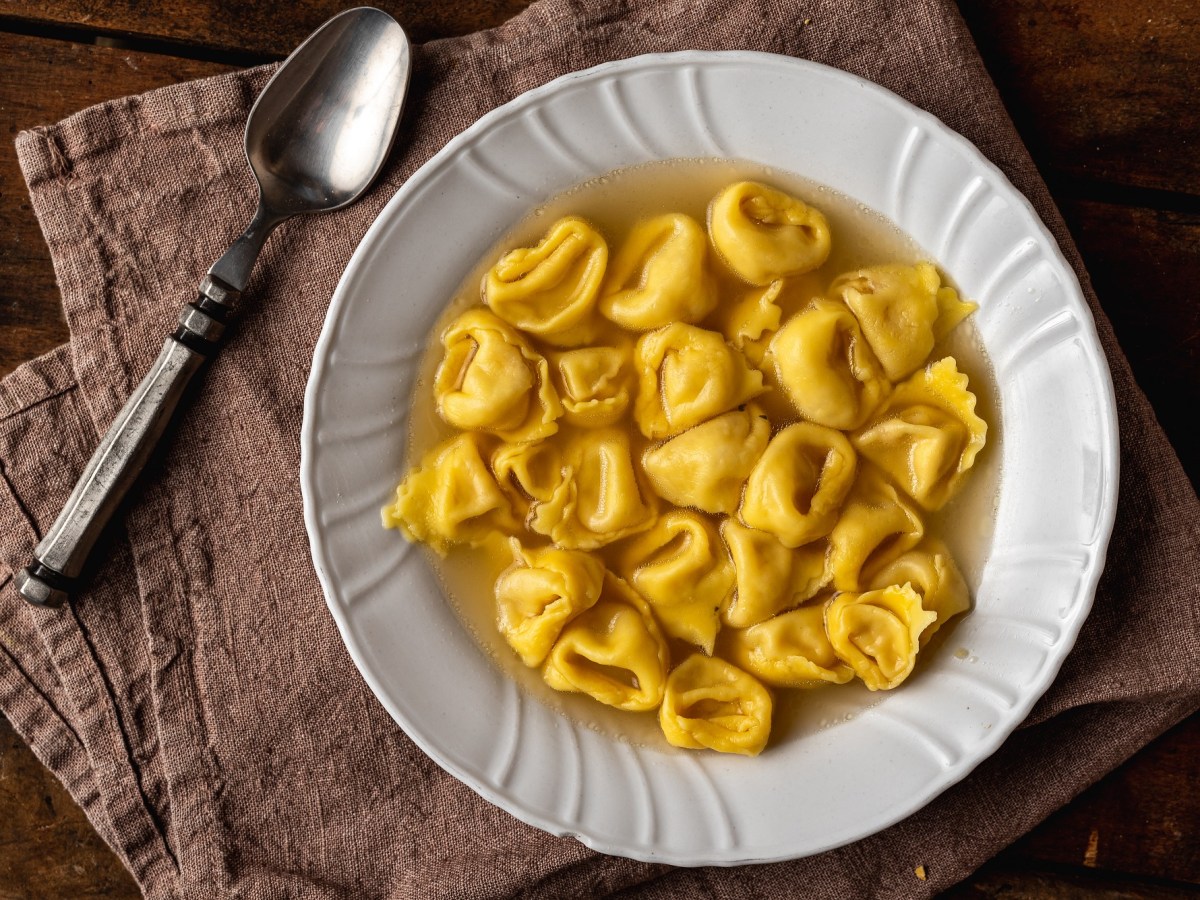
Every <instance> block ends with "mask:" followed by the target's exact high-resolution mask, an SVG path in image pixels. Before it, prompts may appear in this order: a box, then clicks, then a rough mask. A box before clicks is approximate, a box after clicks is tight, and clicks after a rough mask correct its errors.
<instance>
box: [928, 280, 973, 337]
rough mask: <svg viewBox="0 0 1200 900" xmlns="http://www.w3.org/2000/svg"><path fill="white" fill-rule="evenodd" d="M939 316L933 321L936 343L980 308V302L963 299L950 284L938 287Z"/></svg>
mask: <svg viewBox="0 0 1200 900" xmlns="http://www.w3.org/2000/svg"><path fill="white" fill-rule="evenodd" d="M937 304H938V317H937V321H936V322H934V323H933V340H934V342H935V343H936V342H937V341H940V340H941V339H942V338H944V337H945V336H946V335H948V334H949V333H950V332H952V331H953V330H954V329H955V328H957V327H958V325H959V323H961V322H962V320H963V319H965V318H966V317H967V316H969V315H970V314H971V313H973V312H975V310H977V309H979V304H978V303H972V302H971V301H970V300H963V299H962V298H961V297H959V296H958V291H956V290H955V289H954V288H952V287H949V286H948V285H943V286H942V287H940V288H938V292H937Z"/></svg>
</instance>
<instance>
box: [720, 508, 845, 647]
mask: <svg viewBox="0 0 1200 900" xmlns="http://www.w3.org/2000/svg"><path fill="white" fill-rule="evenodd" d="M721 537H723V538H724V539H725V544H726V546H727V547H729V555H730V556H731V557H732V558H733V568H734V571H735V572H736V573H737V590H736V591H735V592H734V595H733V602H732V603H730V604H729V606H728V607H726V609H725V610H724V612H723V614H722V618H723V619H724V621H725V624H726V625H729V626H731V627H733V628H749V627H750V626H751V625H757V624H758V623H759V622H763V621H766V620H767V619H769V618H771V616H773V615H775V614H776V613H778V612H781V611H783V610H785V609H790V608H791V607H793V606H798V605H799V604H801V603H803V602H804V601H805V600H807V599H808V598H809V597H812V596H815V595H816V593H817V592H818V591H820V590H821V588H823V587H825V586H826V585H827V584H829V578H830V571H829V563H828V547H827V546H826V545H825V543H824V542H821V543H818V544H808V545H806V546H804V547H801V548H799V549H797V550H789V549H788V548H787V547H785V546H783V544H781V543H779V541H778V539H777V538H776V537H775V536H774V535H773V534H769V533H768V532H765V531H756V530H755V529H753V528H747V527H746V526H745V525H742V524H741V523H740V522H738V521H737V520H736V519H726V520H725V521H724V522H722V523H721Z"/></svg>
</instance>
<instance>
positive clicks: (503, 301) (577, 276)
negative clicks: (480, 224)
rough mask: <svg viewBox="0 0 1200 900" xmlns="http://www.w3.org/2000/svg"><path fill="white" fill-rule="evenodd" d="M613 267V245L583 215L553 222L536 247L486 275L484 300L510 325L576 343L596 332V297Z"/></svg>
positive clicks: (507, 257) (520, 252)
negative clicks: (610, 264) (610, 257)
mask: <svg viewBox="0 0 1200 900" xmlns="http://www.w3.org/2000/svg"><path fill="white" fill-rule="evenodd" d="M607 266H608V244H607V243H606V242H605V240H604V238H603V237H601V236H600V233H599V232H597V231H596V229H594V228H592V226H591V225H589V224H588V223H587V222H585V221H584V220H583V219H580V218H578V217H576V216H568V217H567V218H565V219H560V220H559V221H557V222H555V223H554V224H553V225H552V226H550V230H549V231H548V232H547V233H546V236H545V237H544V238H542V240H541V241H540V242H539V243H538V245H537V246H536V247H518V248H517V249H516V250H510V251H509V252H508V253H506V254H505V255H504V256H502V257H501V258H500V261H499V262H497V263H496V265H494V266H493V267H492V268H491V269H490V270H489V271H488V273H487V276H486V277H485V278H484V280H483V300H484V302H485V303H486V304H487V305H488V306H490V307H491V308H492V311H493V312H494V313H495V314H496V315H498V316H499V317H500V318H502V319H504V321H506V322H508V323H509V324H510V325H514V326H516V327H517V328H520V329H521V330H522V331H526V332H528V333H529V334H535V335H537V336H538V337H540V338H541V339H542V340H544V341H546V342H547V343H550V344H555V345H557V346H565V347H574V346H578V345H579V344H583V343H586V342H588V341H590V340H591V339H592V337H593V335H594V333H595V322H594V321H593V320H594V319H595V308H596V298H597V296H599V294H600V285H601V283H602V282H603V280H604V274H605V270H606V268H607Z"/></svg>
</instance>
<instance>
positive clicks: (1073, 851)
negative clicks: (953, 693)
mask: <svg viewBox="0 0 1200 900" xmlns="http://www.w3.org/2000/svg"><path fill="white" fill-rule="evenodd" d="M347 5H349V4H345V3H342V2H338V0H296V2H293V3H289V4H275V3H245V2H237V0H6V2H5V3H4V4H3V5H0V131H2V132H3V134H4V135H5V136H6V137H7V140H5V141H3V142H0V374H4V373H6V372H9V371H11V370H12V369H13V368H15V367H16V366H17V365H18V364H19V363H21V362H22V361H24V360H26V359H29V358H31V357H33V356H36V355H38V354H40V353H43V352H45V351H47V350H49V349H51V348H52V347H54V346H55V345H56V344H58V343H61V342H62V341H64V340H66V338H67V332H66V326H65V325H64V323H63V320H62V314H61V310H60V306H59V296H58V290H57V287H56V286H55V282H54V272H53V269H52V267H51V265H50V259H49V255H48V253H47V252H46V249H45V247H44V245H43V243H42V240H41V237H40V234H39V232H38V228H37V223H36V221H35V220H34V217H33V214H32V212H31V210H30V208H29V201H28V197H27V196H26V193H25V189H24V184H23V182H22V180H21V176H20V172H19V171H18V169H17V164H16V158H15V156H14V153H13V149H12V144H11V140H12V138H13V137H15V135H16V133H17V131H19V130H21V129H23V128H28V127H30V126H32V125H36V124H39V123H45V122H52V121H56V120H57V119H60V118H62V117H63V116H66V115H68V114H70V113H72V112H74V111H76V110H78V109H81V108H83V107H84V106H87V105H89V104H92V103H96V102H99V101H101V100H105V99H109V98H112V97H117V96H121V95H124V94H130V93H137V92H140V91H145V90H148V89H150V88H154V87H158V86H161V85H166V84H173V83H175V82H178V81H183V80H186V79H190V78H196V77H200V76H203V75H209V74H215V73H217V72H221V71H226V70H227V69H228V68H230V67H231V66H236V65H248V64H252V63H255V62H260V61H265V60H267V59H272V58H278V57H280V56H282V55H284V54H286V53H287V52H288V51H289V50H290V49H291V48H292V47H293V46H294V45H295V44H296V43H298V42H299V41H300V40H302V39H303V38H304V36H305V35H306V34H307V33H308V32H309V31H311V30H312V29H313V28H315V27H316V26H317V25H319V24H320V23H321V22H322V21H324V20H325V19H326V18H328V17H329V16H330V15H332V14H333V13H335V12H337V11H338V10H340V9H341V8H344V7H345V6H347ZM380 5H381V6H383V7H384V8H386V9H388V10H389V11H390V12H392V13H393V14H394V15H396V16H397V18H398V19H399V20H400V21H401V22H403V23H404V24H405V25H406V26H408V27H409V28H410V31H411V33H412V34H413V35H414V37H416V38H418V39H421V40H428V39H431V38H436V37H443V36H447V35H452V34H458V33H463V32H466V31H470V30H473V29H475V28H479V27H487V26H489V25H493V24H497V23H499V22H501V21H503V20H504V19H505V18H506V17H508V16H509V15H511V14H513V13H515V12H516V11H518V10H519V9H520V8H521V7H523V6H524V5H525V0H448V2H442V3H435V2H429V0H401V2H381V3H380ZM285 8H286V10H287V12H286V14H284V13H283V10H284V9H285ZM961 8H962V11H963V13H964V15H965V17H966V19H967V22H968V24H969V25H970V27H971V30H972V33H973V34H974V36H975V38H976V41H977V43H978V44H979V47H980V50H981V52H982V53H983V56H984V60H985V62H986V63H987V65H988V68H989V71H990V72H991V73H992V76H993V78H995V80H996V82H997V84H998V85H999V87H1000V91H1001V94H1002V96H1003V97H1004V98H1005V101H1006V103H1007V104H1008V107H1009V110H1010V112H1011V114H1012V116H1013V118H1014V120H1015V121H1016V123H1017V127H1018V130H1019V131H1020V132H1021V135H1022V137H1023V138H1024V140H1025V141H1026V143H1027V144H1028V146H1029V147H1030V149H1031V151H1032V152H1033V154H1034V158H1035V160H1036V161H1037V163H1038V165H1039V167H1040V168H1041V170H1042V173H1043V175H1044V176H1045V178H1046V180H1047V183H1048V184H1049V185H1050V188H1051V191H1052V193H1053V194H1054V196H1055V198H1056V199H1057V200H1058V202H1059V204H1060V206H1061V208H1062V210H1063V212H1064V214H1065V215H1066V218H1067V221H1068V224H1069V225H1070V228H1071V231H1072V233H1073V234H1074V236H1075V239H1076V241H1077V242H1078V243H1079V246H1080V249H1081V251H1082V252H1083V255H1084V259H1085V261H1086V262H1087V264H1088V267H1089V270H1090V272H1091V275H1092V278H1093V281H1094V283H1095V285H1096V289H1097V292H1098V293H1099V295H1100V299H1101V302H1102V304H1103V306H1104V308H1105V311H1106V312H1107V313H1108V315H1109V317H1110V318H1111V319H1112V321H1113V324H1114V327H1115V329H1116V332H1117V336H1118V339H1119V340H1120V342H1121V345H1122V347H1123V349H1124V350H1125V352H1126V354H1127V355H1128V357H1129V359H1130V362H1131V364H1132V366H1133V370H1134V373H1135V375H1136V376H1137V378H1138V381H1139V383H1140V384H1141V385H1142V387H1143V388H1144V389H1145V390H1146V392H1147V394H1148V396H1149V397H1150V400H1151V402H1152V404H1153V405H1154V408H1155V410H1156V412H1157V414H1158V416H1159V419H1160V421H1161V422H1162V424H1163V426H1164V428H1165V429H1166V430H1167V433H1168V436H1169V437H1170V438H1171V441H1172V443H1173V444H1174V445H1175V447H1176V449H1177V450H1178V452H1179V454H1180V457H1181V459H1182V460H1183V462H1184V465H1185V467H1186V468H1187V470H1188V473H1189V475H1190V476H1191V478H1192V481H1193V483H1196V481H1197V478H1198V476H1200V429H1196V428H1195V427H1194V426H1193V425H1192V424H1191V422H1190V421H1189V417H1190V416H1191V415H1193V414H1194V410H1195V409H1196V408H1197V407H1198V405H1200V300H1198V299H1197V296H1198V295H1197V288H1196V285H1197V284H1200V99H1198V98H1200V4H1198V3H1196V2H1194V0H1152V2H1134V0H963V2H962V3H961ZM1197 784H1200V716H1193V717H1192V718H1191V719H1189V720H1188V721H1186V722H1184V723H1182V724H1180V725H1178V726H1177V727H1175V728H1174V729H1172V730H1171V731H1169V732H1168V733H1167V734H1166V735H1164V736H1163V737H1161V738H1159V739H1158V740H1156V741H1154V742H1153V743H1152V744H1150V745H1149V746H1148V747H1146V748H1145V749H1144V750H1142V751H1141V752H1140V753H1139V754H1137V755H1136V756H1135V757H1134V758H1133V759H1132V760H1130V761H1129V762H1128V763H1126V764H1125V765H1124V766H1122V767H1121V768H1120V769H1118V770H1117V771H1116V772H1114V773H1113V774H1111V775H1110V776H1108V777H1107V778H1105V779H1104V780H1102V781H1101V782H1100V783H1099V784H1097V785H1095V786H1094V787H1092V788H1091V789H1090V790H1088V791H1087V792H1085V793H1084V794H1083V795H1082V796H1081V797H1079V798H1077V799H1076V800H1075V801H1074V802H1072V803H1071V804H1070V805H1068V806H1067V807H1066V808H1065V809H1063V810H1062V811H1060V812H1059V813H1057V814H1056V815H1054V816H1052V817H1051V818H1050V819H1049V820H1048V821H1047V822H1045V823H1043V824H1042V825H1041V826H1040V827H1038V828H1037V829H1035V830H1034V831H1033V832H1032V833H1031V834H1029V835H1027V836H1026V837H1025V838H1023V839H1022V840H1020V841H1019V842H1017V844H1015V845H1014V846H1013V847H1010V848H1009V849H1008V850H1006V851H1004V852H1003V853H1001V854H1000V855H999V856H998V857H997V858H996V859H994V860H993V861H992V862H990V863H988V864H987V865H985V866H984V867H983V868H982V869H981V870H980V871H979V872H977V873H976V874H975V875H974V876H973V877H972V878H970V879H968V880H967V881H966V882H964V883H963V884H961V885H959V886H957V887H956V888H954V889H952V890H951V891H950V892H948V895H947V896H949V897H954V898H977V897H978V898H1009V900H1024V898H1043V897H1052V898H1072V900H1073V898H1085V897H1086V898H1092V897H1097V898H1113V900H1115V898H1176V897H1185V896H1196V895H1197V891H1198V890H1200V791H1198V790H1197V788H1196V785H1197ZM136 896H138V894H137V889H136V887H135V886H134V884H133V882H132V880H131V879H130V877H129V876H128V874H126V873H125V871H124V870H123V869H122V867H121V865H120V863H119V862H118V861H117V860H116V857H115V856H113V854H112V853H111V852H110V851H109V850H108V848H107V847H105V846H104V844H103V842H102V841H101V840H100V839H99V837H98V836H97V835H96V834H95V832H94V830H93V829H92V828H91V826H90V824H89V823H88V822H87V820H86V818H84V816H83V814H82V813H81V812H80V810H79V808H78V807H77V806H75V804H74V803H73V802H72V800H71V798H70V796H69V795H68V794H67V793H66V792H65V791H64V790H63V789H62V787H61V786H60V785H59V784H58V783H57V782H56V781H55V780H54V778H53V777H52V776H50V775H49V774H48V773H47V772H46V770H45V769H43V768H42V766H41V765H40V764H39V763H38V762H37V760H36V759H35V758H34V757H33V755H32V754H31V753H30V752H29V750H28V749H27V748H26V747H25V746H24V745H23V744H22V743H21V741H20V740H19V739H18V738H17V737H16V736H15V735H14V734H13V733H12V730H11V728H10V727H8V725H7V723H2V724H0V900H5V898H28V900H33V898H47V900H49V898H55V900H57V898H89V897H108V898H126V897H128V898H132V897H136Z"/></svg>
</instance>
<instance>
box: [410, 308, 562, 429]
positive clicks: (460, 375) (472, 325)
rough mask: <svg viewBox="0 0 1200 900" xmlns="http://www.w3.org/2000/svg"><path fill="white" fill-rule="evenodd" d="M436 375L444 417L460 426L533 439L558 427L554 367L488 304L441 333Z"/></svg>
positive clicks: (435, 389) (559, 410)
mask: <svg viewBox="0 0 1200 900" xmlns="http://www.w3.org/2000/svg"><path fill="white" fill-rule="evenodd" d="M442 344H443V346H444V347H445V355H444V356H443V357H442V362H441V365H439V366H438V369H437V373H436V374H435V375H434V379H433V393H434V397H435V398H436V399H437V409H438V413H439V414H441V417H442V418H443V419H445V420H446V421H447V422H448V423H449V424H451V425H453V426H455V427H456V428H462V429H464V430H468V431H489V432H491V433H493V434H496V435H499V436H500V437H502V438H504V439H505V440H506V441H532V440H537V439H538V438H541V437H545V436H546V435H550V434H554V432H555V431H557V430H558V423H557V419H558V417H559V416H560V415H562V406H561V405H560V404H559V402H558V395H557V393H556V392H555V390H554V385H553V384H551V383H550V367H549V365H548V364H547V363H546V360H545V359H544V358H543V357H542V356H541V354H539V353H538V352H537V351H535V350H534V349H533V348H532V347H530V346H529V342H528V341H526V340H525V339H524V338H523V337H521V336H520V335H519V334H517V333H516V332H515V331H513V329H512V328H510V327H509V326H508V325H507V324H506V323H505V322H503V321H501V320H500V319H499V318H497V317H496V316H495V315H493V314H492V313H490V312H488V311H487V310H486V309H481V308H477V309H471V310H468V311H467V312H465V313H463V314H462V315H461V316H459V317H458V318H457V319H455V320H454V321H453V322H452V323H450V326H449V327H448V328H447V329H446V330H445V332H444V333H443V334H442Z"/></svg>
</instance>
